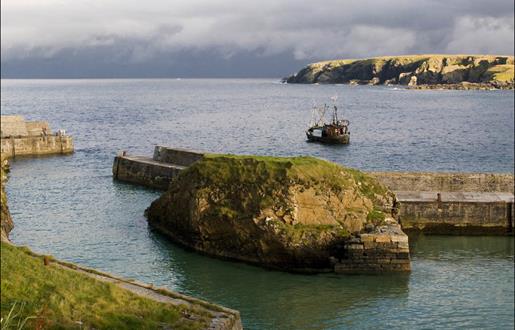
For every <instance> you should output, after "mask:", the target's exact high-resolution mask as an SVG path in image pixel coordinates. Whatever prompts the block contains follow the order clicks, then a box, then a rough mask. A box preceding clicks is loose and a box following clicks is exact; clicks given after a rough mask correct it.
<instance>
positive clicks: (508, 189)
mask: <svg viewBox="0 0 515 330" xmlns="http://www.w3.org/2000/svg"><path fill="white" fill-rule="evenodd" d="M371 174H372V175H374V176H375V177H376V178H377V179H379V180H380V181H381V182H383V183H384V184H385V185H386V186H388V187H389V188H390V189H391V190H393V191H394V192H395V194H396V196H397V200H398V201H399V206H398V208H399V221H400V222H401V224H402V228H403V229H404V230H407V231H408V232H409V231H421V232H424V233H428V234H498V235H505V234H513V219H514V207H513V203H514V197H513V175H511V174H492V173H416V172H374V173H371Z"/></svg>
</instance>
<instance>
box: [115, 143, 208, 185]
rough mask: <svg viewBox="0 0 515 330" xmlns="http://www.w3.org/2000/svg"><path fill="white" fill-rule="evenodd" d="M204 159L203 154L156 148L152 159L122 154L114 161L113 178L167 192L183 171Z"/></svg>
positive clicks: (123, 152)
mask: <svg viewBox="0 0 515 330" xmlns="http://www.w3.org/2000/svg"><path fill="white" fill-rule="evenodd" d="M203 157H204V154H203V153H200V152H196V151H190V150H185V149H174V148H167V147H162V146H156V147H155V149H154V155H153V157H152V158H150V157H143V156H132V155H128V154H127V152H125V151H122V152H120V153H119V154H118V155H117V156H116V157H115V159H114V163H113V178H114V179H116V180H119V181H125V182H130V183H134V184H139V185H142V186H147V187H150V188H156V189H161V190H166V189H167V188H168V185H169V184H170V182H171V181H172V179H173V178H174V177H175V176H177V175H178V174H179V173H180V171H181V170H183V169H184V168H185V167H186V166H189V165H191V164H193V163H194V162H196V161H197V160H200V159H202V158H203Z"/></svg>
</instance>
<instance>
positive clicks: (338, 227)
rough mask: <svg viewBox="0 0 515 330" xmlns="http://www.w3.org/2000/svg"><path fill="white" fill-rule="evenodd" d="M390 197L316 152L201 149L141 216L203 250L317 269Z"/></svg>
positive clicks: (380, 214)
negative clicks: (213, 152)
mask: <svg viewBox="0 0 515 330" xmlns="http://www.w3.org/2000/svg"><path fill="white" fill-rule="evenodd" d="M394 202H395V197H394V195H393V193H392V192H390V191H389V190H388V189H387V188H386V187H384V186H383V185H381V184H380V183H378V181H376V180H375V179H374V178H372V177H370V176H368V175H365V174H364V173H361V172H359V171H357V170H353V169H348V168H344V167H341V166H339V165H336V164H334V163H330V162H327V161H324V160H320V159H316V158H311V157H296V158H272V157H254V156H207V157H206V158H205V159H203V160H201V161H199V162H197V163H195V164H194V165H192V166H191V167H189V168H188V169H186V170H184V171H183V172H182V173H181V174H180V175H179V176H178V177H176V178H175V179H174V181H172V184H171V185H170V188H169V190H168V191H167V192H166V193H164V194H163V195H162V196H161V197H160V198H159V199H158V200H156V201H154V202H153V203H152V205H151V206H150V207H149V208H148V209H147V217H148V220H149V223H150V224H151V225H152V226H153V227H155V228H157V229H158V230H160V231H161V232H163V233H164V234H166V235H168V236H169V237H170V238H172V239H173V240H175V241H176V242H179V243H182V244H184V245H186V246H188V247H191V248H193V249H195V250H198V251H201V252H204V253H207V254H210V255H215V256H220V257H226V258H231V259H237V260H241V261H246V262H250V263H255V264H260V265H265V266H268V267H273V268H281V269H287V270H299V271H311V270H313V271H321V270H327V269H329V268H331V267H333V266H334V265H333V264H331V261H330V260H331V259H333V260H334V259H338V258H340V257H341V255H340V254H342V251H343V250H342V247H343V246H344V244H346V242H347V241H349V240H350V239H352V237H356V236H358V237H359V233H362V232H364V231H367V232H371V231H373V230H374V229H375V228H376V227H379V226H381V225H384V222H385V219H388V218H390V219H391V212H392V207H393V205H394ZM331 257H334V258H331Z"/></svg>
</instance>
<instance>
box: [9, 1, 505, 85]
mask: <svg viewBox="0 0 515 330" xmlns="http://www.w3.org/2000/svg"><path fill="white" fill-rule="evenodd" d="M513 52H514V1H513V0H492V1H488V0H416V1H414V0H375V1H372V0H358V1H354V0H339V1H337V0H319V1H313V0H310V1H300V0H298V1H293V0H253V1H244V0H240V1H238V0H168V1H165V0H144V1H131V0H98V1H95V0H2V1H1V75H2V78H95V77H97V78H126V77H142V78H150V77H284V76H286V75H289V74H292V73H293V72H295V71H298V70H299V69H300V68H302V67H303V66H305V65H306V64H308V63H312V62H316V61H320V60H329V59H338V58H340V59H341V58H366V57H372V56H384V55H405V54H429V53H439V54H441V53H445V54H499V55H513Z"/></svg>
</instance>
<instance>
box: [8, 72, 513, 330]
mask: <svg viewBox="0 0 515 330" xmlns="http://www.w3.org/2000/svg"><path fill="white" fill-rule="evenodd" d="M335 95H337V96H338V101H337V103H338V104H339V105H340V109H342V112H343V116H345V117H346V118H347V119H349V120H350V122H351V126H350V129H351V143H350V144H349V145H348V146H336V147H335V146H326V145H320V144H313V143H306V142H305V135H304V131H305V129H306V128H307V125H308V122H309V120H310V118H311V108H312V106H313V105H314V104H321V103H324V102H326V103H331V100H330V97H332V96H335ZM513 107H514V94H513V91H411V90H405V89H398V88H392V87H370V86H347V85H345V86H342V85H284V84H280V83H278V82H277V81H274V80H271V79H270V80H266V79H262V80H255V79H240V80H232V79H192V80H189V79H183V80H173V79H160V80H135V79H134V80H2V81H1V110H2V114H19V115H24V116H25V117H26V118H27V119H29V120H46V121H48V122H49V123H50V125H51V127H52V129H54V130H56V129H59V128H65V129H66V130H67V132H68V133H69V134H71V135H73V137H74V140H75V147H76V152H75V153H74V154H73V155H71V156H56V157H42V158H31V159H22V158H20V159H16V160H15V161H14V162H13V163H12V170H11V174H10V180H9V183H8V185H7V192H8V196H9V206H10V209H11V213H12V215H13V220H14V223H15V229H14V230H13V232H12V233H11V238H12V240H13V241H14V242H15V243H16V244H22V245H28V246H30V247H31V248H32V249H34V250H35V251H37V252H42V253H47V254H52V255H54V256H56V257H58V258H60V259H63V260H67V261H71V262H76V263H80V264H83V265H85V266H88V267H94V268H98V269H100V270H103V271H107V272H112V273H115V274H118V275H121V276H124V277H129V278H134V279H138V280H141V281H145V282H151V283H154V284H155V285H159V286H166V287H168V288H170V289H173V290H177V291H180V292H183V293H185V294H188V295H192V296H195V297H199V298H203V299H206V300H209V301H212V302H216V303H219V304H222V305H224V306H227V307H230V308H234V309H237V310H239V311H240V312H241V316H242V320H243V324H244V327H245V328H246V329H344V328H357V329H367V328H376V329H390V328H393V327H395V328H402V329H410V328H426V329H429V328H457V327H461V328H492V329H513V327H514V240H513V237H451V236H419V237H414V238H411V241H410V245H411V251H412V268H413V271H412V273H411V274H409V275H386V276H335V275H327V274H326V275H297V274H290V273H284V272H278V271H269V270H265V269H262V268H258V267H254V266H249V265H245V264H242V263H237V262H229V261H221V260H217V259H213V258H209V257H205V256H201V255H198V254H196V253H194V252H191V251H186V250H184V249H182V248H180V247H177V246H175V245H174V244H171V243H170V242H168V241H167V240H166V239H165V238H163V237H162V236H161V235H159V234H158V233H155V232H154V231H152V230H151V229H150V228H149V227H148V226H147V223H146V220H145V217H144V216H143V212H144V210H145V208H146V207H148V206H149V205H150V203H151V202H152V201H153V200H154V199H156V198H157V197H158V196H159V194H160V193H159V192H158V191H155V190H151V189H145V188H141V187H138V186H133V185H129V184H124V183H119V182H114V181H113V180H112V175H111V166H112V162H113V157H114V156H115V154H116V153H117V151H120V150H127V151H128V152H129V153H132V154H142V155H151V154H152V152H153V147H154V145H157V144H161V145H167V146H175V147H182V148H194V149H198V150H204V151H210V152H223V153H238V154H244V153H248V154H261V155H284V156H292V155H312V156H317V157H323V158H325V159H329V160H332V161H335V162H338V163H341V164H343V165H346V166H352V167H357V168H359V169H363V170H394V171H401V170H402V171H404V170H406V171H465V172H475V171H477V172H508V173H513V166H514V109H513Z"/></svg>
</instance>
